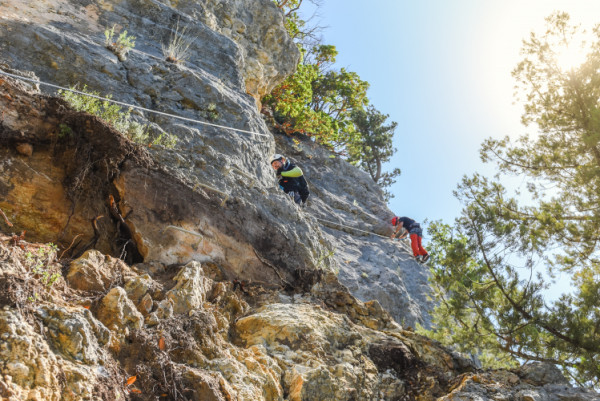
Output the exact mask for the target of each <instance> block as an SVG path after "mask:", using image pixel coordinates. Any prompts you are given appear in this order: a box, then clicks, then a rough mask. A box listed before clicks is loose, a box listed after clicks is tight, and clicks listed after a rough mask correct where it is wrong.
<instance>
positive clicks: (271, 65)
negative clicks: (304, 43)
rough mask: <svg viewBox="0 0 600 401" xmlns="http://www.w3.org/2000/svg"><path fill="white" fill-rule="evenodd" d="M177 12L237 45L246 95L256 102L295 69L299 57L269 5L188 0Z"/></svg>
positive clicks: (278, 13) (266, 2) (279, 17)
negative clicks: (197, 21)
mask: <svg viewBox="0 0 600 401" xmlns="http://www.w3.org/2000/svg"><path fill="white" fill-rule="evenodd" d="M177 8H178V9H179V10H182V11H183V12H185V13H186V14H189V15H191V16H193V17H195V18H198V19H199V20H201V21H202V22H203V23H205V24H206V25H207V26H208V27H210V28H211V29H213V30H214V31H216V32H219V33H221V34H223V35H225V36H227V37H228V38H231V39H232V40H233V41H234V42H235V43H236V44H238V45H239V47H240V51H241V53H242V58H243V65H242V72H243V75H244V80H245V84H246V91H247V92H248V93H250V94H252V95H253V96H254V97H255V98H256V99H257V100H260V99H261V98H262V97H263V96H265V95H267V94H269V93H270V92H271V90H272V89H273V88H274V87H275V86H276V85H277V84H278V83H280V82H281V81H283V80H284V79H285V78H286V77H287V76H288V75H290V74H291V73H293V72H294V70H295V69H296V65H297V63H298V59H299V57H300V53H299V51H298V49H297V48H296V46H295V45H294V44H293V43H292V41H291V40H290V38H289V37H288V35H287V33H286V32H285V28H284V27H283V14H282V13H281V11H279V10H278V9H277V7H275V4H274V3H273V2H272V1H269V0H261V1H250V2H249V1H245V0H201V1H189V0H188V1H179V2H178V4H177Z"/></svg>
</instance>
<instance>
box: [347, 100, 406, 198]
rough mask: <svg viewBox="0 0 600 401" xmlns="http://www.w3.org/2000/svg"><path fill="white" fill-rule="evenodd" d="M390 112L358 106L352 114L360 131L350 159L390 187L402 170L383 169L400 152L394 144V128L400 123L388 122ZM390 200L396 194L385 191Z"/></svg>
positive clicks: (350, 153) (351, 146)
mask: <svg viewBox="0 0 600 401" xmlns="http://www.w3.org/2000/svg"><path fill="white" fill-rule="evenodd" d="M388 118H389V115H387V114H383V113H381V112H380V111H378V110H376V109H375V107H373V106H369V107H368V108H367V109H366V110H363V109H358V110H356V111H354V112H353V113H352V120H353V122H354V126H355V127H356V130H357V131H358V135H356V136H355V137H354V138H353V139H352V140H351V142H350V143H349V144H348V161H349V162H350V163H352V164H354V165H356V166H358V167H359V168H361V169H362V170H364V171H366V172H367V173H369V175H370V176H371V178H372V179H373V181H375V183H376V184H378V185H379V186H380V187H381V188H387V187H389V186H390V185H392V184H393V183H394V182H395V179H394V178H395V177H397V176H399V175H400V169H399V168H395V169H393V170H392V171H391V172H384V171H383V164H384V163H386V162H388V161H389V160H390V158H391V157H392V155H393V154H394V153H395V152H396V149H395V148H394V146H393V144H392V139H393V137H394V131H395V130H396V127H397V126H398V123H396V122H394V121H393V122H391V123H390V124H388V125H385V123H386V120H387V119H388ZM385 197H386V200H389V199H390V198H391V197H393V195H391V194H390V193H389V192H387V191H385Z"/></svg>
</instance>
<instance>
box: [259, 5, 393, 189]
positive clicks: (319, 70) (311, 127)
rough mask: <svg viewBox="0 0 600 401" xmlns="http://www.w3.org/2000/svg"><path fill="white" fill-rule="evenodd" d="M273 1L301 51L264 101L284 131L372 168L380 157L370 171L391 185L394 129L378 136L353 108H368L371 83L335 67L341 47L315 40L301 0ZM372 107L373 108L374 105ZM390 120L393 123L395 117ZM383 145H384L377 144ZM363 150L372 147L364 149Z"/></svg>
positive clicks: (368, 168) (377, 181) (363, 166)
mask: <svg viewBox="0 0 600 401" xmlns="http://www.w3.org/2000/svg"><path fill="white" fill-rule="evenodd" d="M315 1H316V0H312V2H313V3H314V2H315ZM275 3H276V4H277V6H278V7H279V8H281V9H282V10H283V12H284V13H285V15H286V26H287V29H288V32H289V34H290V36H292V37H293V38H295V39H296V44H297V45H298V48H299V49H300V52H301V54H302V57H301V60H300V63H299V65H298V67H297V70H296V73H295V74H293V75H291V76H289V77H288V78H287V79H286V80H285V81H284V82H283V83H282V84H281V85H279V86H278V87H276V88H275V89H274V90H273V91H272V92H271V93H270V94H269V95H267V96H265V97H264V98H263V104H264V105H265V106H267V107H268V108H270V109H271V110H273V114H274V117H275V120H276V122H277V123H278V127H279V128H280V129H282V130H283V131H284V132H286V133H288V134H291V133H300V134H304V135H307V136H310V137H313V138H314V139H315V140H316V141H318V142H319V143H321V144H323V145H326V146H328V147H330V148H331V149H332V150H335V151H337V152H338V153H340V154H341V155H342V156H344V157H348V159H349V161H351V162H353V163H355V164H357V165H358V166H359V167H360V168H362V169H364V170H365V171H367V172H369V173H371V169H372V168H373V165H372V163H373V162H374V163H376V164H377V163H380V164H379V166H378V167H374V168H375V170H372V171H373V172H375V171H376V170H379V172H377V173H374V174H371V177H372V178H373V179H374V180H375V182H376V183H378V184H379V185H380V186H381V187H383V188H385V187H387V186H389V185H391V184H392V183H393V182H394V179H393V178H394V177H395V176H397V175H398V174H399V171H400V170H399V169H394V170H393V171H392V172H386V173H383V172H381V163H385V162H387V161H389V158H390V156H391V155H392V154H393V152H394V151H395V150H394V149H393V147H392V136H393V131H394V130H393V129H392V130H391V131H388V133H389V135H383V134H381V133H377V134H376V135H377V136H378V138H377V140H375V136H374V135H375V134H374V132H375V131H371V132H369V131H368V130H366V131H365V130H364V129H363V130H361V129H358V127H357V124H356V121H355V114H354V113H359V115H360V113H361V112H362V113H369V112H368V111H366V110H367V109H366V108H367V106H368V105H369V99H368V98H367V89H368V88H369V83H368V82H366V81H364V80H362V79H361V78H360V76H359V75H358V74H357V73H356V72H353V71H348V70H346V69H345V68H340V69H333V68H332V66H333V64H334V63H335V59H336V56H337V54H338V52H337V49H336V48H335V46H332V45H326V44H322V43H320V41H316V42H315V40H314V39H315V36H314V30H311V29H309V28H307V25H306V22H305V21H303V20H302V19H301V18H300V17H299V16H298V13H297V10H298V8H299V7H300V6H301V5H302V0H275ZM307 38H310V39H311V40H307ZM369 110H374V109H373V108H372V106H371V108H370V109H369ZM386 118H387V116H386ZM392 125H394V128H395V123H393V124H392ZM363 128H364V127H363ZM365 135H366V136H367V137H364V136H365ZM379 146H381V149H377V147H379ZM363 151H365V152H368V153H364V154H361V152H363ZM390 152H391V153H390ZM385 193H386V194H387V196H388V197H389V193H387V192H385Z"/></svg>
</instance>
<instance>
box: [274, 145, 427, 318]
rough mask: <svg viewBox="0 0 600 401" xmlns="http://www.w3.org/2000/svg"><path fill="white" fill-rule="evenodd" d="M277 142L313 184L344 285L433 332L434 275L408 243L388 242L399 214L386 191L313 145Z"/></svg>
mask: <svg viewBox="0 0 600 401" xmlns="http://www.w3.org/2000/svg"><path fill="white" fill-rule="evenodd" d="M276 141H277V148H278V152H280V153H283V154H285V155H286V156H287V157H288V158H290V159H292V160H293V161H294V162H295V163H296V164H298V165H299V166H301V168H302V170H303V172H304V175H305V177H306V179H307V180H308V182H309V186H310V188H311V197H310V200H309V208H308V212H309V213H311V214H312V215H313V216H314V217H315V218H316V219H317V223H319V224H320V226H321V230H322V232H323V233H324V236H325V238H326V239H327V241H328V242H329V243H330V244H331V247H332V248H331V249H334V252H333V256H332V258H333V259H334V260H335V261H336V269H339V274H338V278H339V281H340V282H341V283H342V284H343V285H345V286H346V287H347V288H348V290H350V293H352V294H353V295H354V296H356V297H357V298H358V299H360V300H361V301H363V302H367V301H370V300H377V301H378V302H379V304H380V305H381V306H382V307H383V308H384V309H385V310H386V311H388V312H390V314H391V315H392V316H393V317H394V319H395V320H396V322H398V323H399V324H401V325H403V326H411V327H415V325H416V324H417V323H419V324H421V325H423V326H424V327H426V328H428V327H429V325H430V317H429V313H428V311H430V310H431V309H432V308H433V303H432V301H431V299H430V297H431V290H430V288H429V283H428V281H427V280H428V277H429V270H428V268H427V266H423V265H421V264H419V263H417V262H416V261H415V260H414V258H413V257H412V251H411V250H410V246H409V245H408V243H405V242H404V241H397V240H396V241H391V240H390V239H389V235H391V233H392V226H391V224H390V223H389V222H390V220H391V218H392V217H393V216H394V214H393V213H392V212H391V211H390V210H389V209H388V208H387V207H386V206H385V203H384V202H383V200H382V194H381V189H380V188H379V187H378V186H377V185H375V183H374V182H373V180H372V179H371V178H370V176H369V175H368V174H367V173H365V172H363V171H360V170H358V169H357V168H355V167H353V166H351V165H350V164H349V163H347V162H346V161H344V160H341V159H340V158H339V157H336V158H331V157H330V154H328V153H327V152H324V151H323V149H322V148H319V147H318V146H315V145H314V144H313V143H312V142H310V141H295V142H294V140H293V139H292V138H287V137H284V136H278V137H276ZM397 213H402V211H397ZM340 224H341V225H340ZM369 233H371V234H369ZM425 247H427V241H426V240H425Z"/></svg>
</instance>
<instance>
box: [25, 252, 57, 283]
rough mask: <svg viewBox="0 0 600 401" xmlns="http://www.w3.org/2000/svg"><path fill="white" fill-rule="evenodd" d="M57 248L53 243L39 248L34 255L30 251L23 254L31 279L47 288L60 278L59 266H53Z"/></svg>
mask: <svg viewBox="0 0 600 401" xmlns="http://www.w3.org/2000/svg"><path fill="white" fill-rule="evenodd" d="M57 251H58V247H57V246H56V245H54V244H53V243H49V244H47V245H45V246H41V247H40V248H38V250H37V251H36V252H35V253H32V252H31V251H29V252H27V253H26V254H25V260H26V264H27V266H28V267H29V271H30V272H31V273H33V277H34V278H35V279H37V280H38V281H39V282H40V283H42V284H43V285H44V286H46V287H47V288H50V287H52V285H53V284H54V283H55V282H56V280H58V279H59V278H61V277H62V274H61V272H60V265H56V264H53V262H54V261H55V259H56V252H57Z"/></svg>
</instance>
